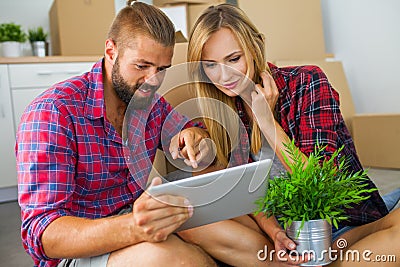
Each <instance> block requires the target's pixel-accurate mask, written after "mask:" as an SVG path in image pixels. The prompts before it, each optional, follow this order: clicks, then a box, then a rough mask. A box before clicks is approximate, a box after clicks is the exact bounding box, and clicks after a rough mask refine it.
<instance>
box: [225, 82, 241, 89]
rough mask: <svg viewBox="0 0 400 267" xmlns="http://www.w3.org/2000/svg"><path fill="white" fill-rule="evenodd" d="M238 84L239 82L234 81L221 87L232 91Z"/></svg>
mask: <svg viewBox="0 0 400 267" xmlns="http://www.w3.org/2000/svg"><path fill="white" fill-rule="evenodd" d="M238 83H239V81H235V82H231V83H225V84H223V86H224V87H225V88H226V89H229V90H232V89H234V88H235V87H236V86H237V85H238Z"/></svg>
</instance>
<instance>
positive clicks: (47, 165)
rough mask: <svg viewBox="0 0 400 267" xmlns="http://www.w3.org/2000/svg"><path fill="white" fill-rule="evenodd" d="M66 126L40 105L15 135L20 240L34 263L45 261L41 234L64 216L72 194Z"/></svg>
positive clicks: (51, 107)
mask: <svg viewBox="0 0 400 267" xmlns="http://www.w3.org/2000/svg"><path fill="white" fill-rule="evenodd" d="M70 126H71V122H70V121H69V119H68V118H67V117H65V116H62V115H61V113H60V110H59V109H58V107H57V106H56V104H55V103H54V102H40V103H36V104H33V105H31V106H30V107H29V110H27V111H26V112H25V113H24V115H23V117H22V119H21V124H20V126H19V130H18V134H17V143H16V157H17V162H18V164H17V169H18V186H19V187H18V191H19V203H20V205H21V208H22V210H23V212H22V213H21V216H22V221H23V225H22V239H23V244H24V247H25V249H27V251H28V252H29V254H31V255H32V256H33V257H35V258H37V259H43V258H44V259H48V257H46V255H45V253H44V251H43V246H42V242H41V237H42V234H43V231H44V230H45V228H46V227H47V226H48V225H49V224H50V223H51V222H52V221H54V220H55V219H57V218H59V217H60V216H64V215H68V207H67V206H66V205H68V203H69V202H68V201H67V200H68V198H69V197H70V196H71V194H72V192H73V191H74V186H75V184H74V179H73V176H74V173H75V168H74V166H75V161H76V157H75V154H74V152H73V151H72V149H71V147H73V144H74V141H73V139H72V138H73V134H72V128H71V127H70Z"/></svg>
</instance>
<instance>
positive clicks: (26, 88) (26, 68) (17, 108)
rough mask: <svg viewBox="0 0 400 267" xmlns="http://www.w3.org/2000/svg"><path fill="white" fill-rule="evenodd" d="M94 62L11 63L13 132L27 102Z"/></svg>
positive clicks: (82, 71)
mask: <svg viewBox="0 0 400 267" xmlns="http://www.w3.org/2000/svg"><path fill="white" fill-rule="evenodd" d="M93 64H94V62H74V63H72V62H69V63H38V64H12V65H10V66H9V73H10V87H11V91H12V99H13V107H14V125H15V132H16V130H17V129H18V125H19V122H20V120H21V116H22V113H23V112H24V110H25V108H26V107H27V106H28V105H29V103H30V102H31V101H32V100H33V99H34V98H35V97H36V96H37V95H39V94H40V93H41V92H43V91H44V90H46V89H47V88H49V87H50V86H52V85H53V84H55V83H57V82H60V81H63V80H66V79H69V78H71V77H72V76H76V75H81V74H82V73H84V72H86V71H89V70H90V69H91V68H92V66H93Z"/></svg>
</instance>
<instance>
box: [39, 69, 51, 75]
mask: <svg viewBox="0 0 400 267" xmlns="http://www.w3.org/2000/svg"><path fill="white" fill-rule="evenodd" d="M51 74H52V72H51V71H45V70H44V71H39V72H37V75H51Z"/></svg>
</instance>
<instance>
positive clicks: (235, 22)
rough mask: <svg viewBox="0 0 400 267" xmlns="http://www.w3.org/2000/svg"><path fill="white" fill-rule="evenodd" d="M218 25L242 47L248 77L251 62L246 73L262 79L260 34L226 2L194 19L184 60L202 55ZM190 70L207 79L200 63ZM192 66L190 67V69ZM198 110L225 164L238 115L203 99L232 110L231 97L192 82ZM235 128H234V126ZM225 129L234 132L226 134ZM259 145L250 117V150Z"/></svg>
mask: <svg viewBox="0 0 400 267" xmlns="http://www.w3.org/2000/svg"><path fill="white" fill-rule="evenodd" d="M221 28H228V29H230V30H231V31H232V33H233V34H234V36H235V37H236V40H237V41H238V42H239V45H240V47H241V48H242V50H243V53H244V56H245V59H246V63H247V73H246V76H247V77H249V70H250V68H249V66H251V64H253V65H254V77H249V78H250V79H251V80H252V81H253V82H254V83H262V80H261V77H260V73H261V72H262V71H265V70H266V71H268V72H270V70H269V68H268V65H267V63H266V57H265V42H264V36H263V35H262V34H261V33H260V32H259V31H258V30H257V28H256V26H255V25H254V24H253V23H252V22H251V21H250V19H249V18H248V17H247V16H246V14H245V13H244V12H243V11H242V10H241V9H240V8H238V7H235V6H233V5H229V4H220V5H217V6H211V7H209V8H207V9H206V10H205V11H204V12H203V13H202V15H201V16H200V17H199V18H198V20H197V21H196V23H195V25H194V27H193V30H192V32H191V34H190V38H189V47H188V61H189V62H199V61H201V58H202V50H203V47H204V44H205V43H206V42H207V40H208V39H209V38H210V36H211V35H212V34H213V33H215V32H216V31H218V30H219V29H221ZM193 69H195V71H194V72H192V74H193V75H194V77H195V79H197V81H209V79H208V78H207V76H206V74H205V72H204V70H203V68H202V64H198V65H196V68H193ZM193 69H192V70H193ZM194 86H195V88H196V93H197V96H198V100H199V105H200V110H201V112H202V116H203V118H204V123H205V125H206V127H207V129H208V130H209V133H210V137H211V139H212V140H213V141H214V142H215V145H216V149H217V151H216V163H217V164H219V165H222V166H224V167H226V166H227V165H228V161H229V153H230V152H231V151H232V150H233V149H234V148H235V145H237V143H238V129H239V121H238V117H237V115H236V116H232V112H228V114H227V113H226V112H221V110H220V107H219V106H216V105H210V104H207V99H216V100H219V101H221V102H223V103H225V104H226V105H228V106H229V107H230V108H232V109H233V110H234V111H235V114H237V108H236V105H235V98H232V97H229V96H227V95H225V94H224V93H223V92H221V91H220V90H218V89H217V88H216V86H215V85H214V84H212V83H211V82H198V83H195V85H194ZM235 129H236V130H235ZM228 133H230V134H231V135H232V133H236V135H235V134H234V135H233V136H228ZM260 148H261V132H260V128H259V127H258V125H257V123H256V121H255V120H253V125H252V134H251V152H253V153H257V152H258V151H259V150H260Z"/></svg>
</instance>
